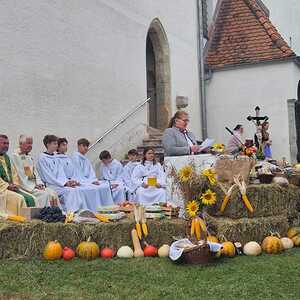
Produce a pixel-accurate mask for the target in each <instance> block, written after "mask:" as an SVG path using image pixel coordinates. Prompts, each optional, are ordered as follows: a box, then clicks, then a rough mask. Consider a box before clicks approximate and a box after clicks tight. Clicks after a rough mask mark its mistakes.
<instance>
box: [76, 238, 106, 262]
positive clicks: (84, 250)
mask: <svg viewBox="0 0 300 300" xmlns="http://www.w3.org/2000/svg"><path fill="white" fill-rule="evenodd" d="M99 252H100V250H99V246H98V245H97V244H96V243H95V242H91V238H90V237H89V238H88V239H87V241H86V242H81V243H80V244H79V245H78V246H77V249H76V253H77V255H78V256H79V257H80V258H84V259H87V260H91V259H95V258H96V257H98V256H99Z"/></svg>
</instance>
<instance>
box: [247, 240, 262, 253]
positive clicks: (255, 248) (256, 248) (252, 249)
mask: <svg viewBox="0 0 300 300" xmlns="http://www.w3.org/2000/svg"><path fill="white" fill-rule="evenodd" d="M243 252H244V254H245V255H250V256H258V255H260V254H261V247H260V245H259V244H258V243H257V242H254V241H252V242H249V243H247V244H245V245H244V248H243Z"/></svg>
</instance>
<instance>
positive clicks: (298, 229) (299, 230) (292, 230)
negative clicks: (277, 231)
mask: <svg viewBox="0 0 300 300" xmlns="http://www.w3.org/2000/svg"><path fill="white" fill-rule="evenodd" d="M298 234H300V227H291V228H290V229H289V230H288V232H287V236H288V237H289V238H290V239H291V238H293V237H294V236H296V235H298Z"/></svg>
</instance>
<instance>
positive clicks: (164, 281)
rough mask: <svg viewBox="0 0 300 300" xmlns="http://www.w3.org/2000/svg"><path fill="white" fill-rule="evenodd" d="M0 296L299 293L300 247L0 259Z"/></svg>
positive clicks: (225, 296)
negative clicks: (175, 255)
mask: <svg viewBox="0 0 300 300" xmlns="http://www.w3.org/2000/svg"><path fill="white" fill-rule="evenodd" d="M0 299H300V249H292V250H290V251H288V252H285V253H284V254H281V255H262V256H259V257H246V256H240V257H235V258H233V259H221V260H219V261H218V264H215V265H213V266H209V267H201V266H186V265H185V266H182V265H176V264H174V263H172V262H171V261H170V260H168V259H160V258H142V259H131V260H124V259H123V260H122V259H113V260H110V261H103V260H101V259H97V260H94V261H83V260H79V259H74V260H73V261H70V262H65V261H63V260H60V261H55V262H51V263H49V262H46V261H43V260H27V261H26V260H0Z"/></svg>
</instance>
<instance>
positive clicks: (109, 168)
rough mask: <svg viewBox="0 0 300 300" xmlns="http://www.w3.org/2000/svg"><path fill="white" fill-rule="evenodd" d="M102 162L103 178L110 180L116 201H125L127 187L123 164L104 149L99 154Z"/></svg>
mask: <svg viewBox="0 0 300 300" xmlns="http://www.w3.org/2000/svg"><path fill="white" fill-rule="evenodd" d="M99 159H100V160H101V162H102V178H103V179H104V180H106V181H107V182H109V184H110V186H111V189H112V193H113V199H114V202H115V203H117V204H119V203H122V202H124V201H125V187H124V183H123V166H122V164H121V163H120V162H119V161H118V160H116V159H113V158H112V157H111V154H110V153H109V152H108V151H106V150H105V151H102V152H101V153H100V155H99Z"/></svg>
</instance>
